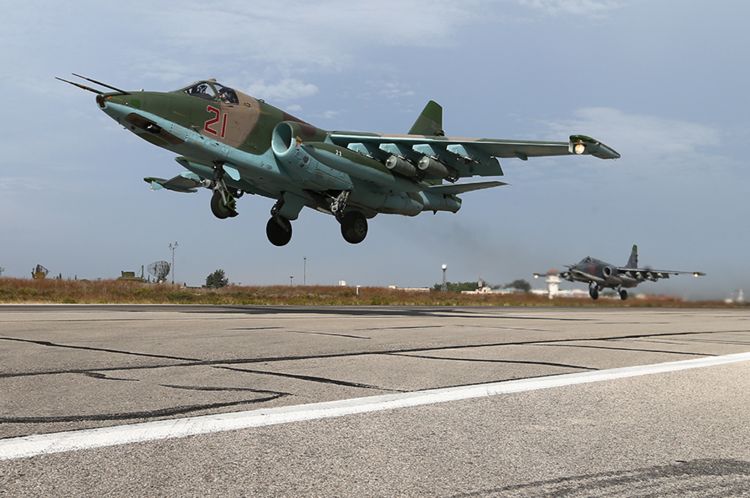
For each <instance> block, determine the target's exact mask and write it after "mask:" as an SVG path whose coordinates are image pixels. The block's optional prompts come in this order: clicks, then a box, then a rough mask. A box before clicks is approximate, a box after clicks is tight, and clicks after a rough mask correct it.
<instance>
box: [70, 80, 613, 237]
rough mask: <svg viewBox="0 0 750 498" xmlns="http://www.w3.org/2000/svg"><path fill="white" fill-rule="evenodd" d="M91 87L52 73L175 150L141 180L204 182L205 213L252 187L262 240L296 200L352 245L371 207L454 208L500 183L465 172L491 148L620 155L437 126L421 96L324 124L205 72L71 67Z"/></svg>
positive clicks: (496, 166)
mask: <svg viewBox="0 0 750 498" xmlns="http://www.w3.org/2000/svg"><path fill="white" fill-rule="evenodd" d="M74 76H76V77H78V78H82V79H84V80H86V81H88V82H91V83H93V84H95V85H98V86H99V87H103V88H105V89H107V90H111V91H103V90H100V89H97V88H91V87H89V86H86V85H84V84H81V83H76V82H72V81H68V80H65V79H62V78H58V79H60V80H61V81H64V82H66V83H70V84H72V85H75V86H77V87H78V88H81V89H83V90H86V91H90V92H93V93H96V94H97V95H96V103H97V105H98V106H99V108H100V109H101V110H102V111H104V112H105V113H106V114H107V115H108V116H110V117H111V118H112V119H114V120H115V121H117V122H118V123H119V124H121V125H122V126H123V127H124V128H125V129H126V130H128V131H130V132H132V133H134V134H136V135H137V136H139V137H141V138H143V139H144V140H146V141H148V142H150V143H152V144H154V145H156V146H158V147H162V148H164V149H167V150H169V151H171V152H173V153H175V154H178V157H176V158H175V159H176V161H177V162H178V163H179V164H180V166H182V167H183V168H184V169H185V171H183V172H181V173H180V174H179V175H177V176H175V177H174V178H171V179H164V178H158V177H147V178H144V180H145V181H146V182H147V183H148V184H149V185H150V186H151V188H152V189H155V190H158V189H162V188H163V189H167V190H172V191H175V192H183V193H192V192H196V191H197V189H198V188H207V189H209V190H211V191H212V192H213V194H212V196H211V211H212V212H213V214H214V215H215V216H216V217H217V218H222V219H223V218H231V217H234V216H237V199H239V198H240V197H241V196H242V195H243V194H256V195H260V196H263V197H268V198H270V199H273V200H275V201H276V203H275V204H274V205H273V208H272V209H271V217H270V219H269V220H268V223H267V225H266V235H267V237H268V240H269V241H270V242H271V243H272V244H274V245H276V246H283V245H285V244H287V243H288V242H289V241H290V239H291V237H292V224H291V221H293V220H296V219H297V218H298V216H299V213H300V211H301V210H302V209H303V208H304V207H309V208H312V209H316V210H318V211H321V212H323V213H327V214H331V215H333V216H334V217H335V219H336V220H337V221H338V222H339V223H340V225H341V234H342V236H343V237H344V239H345V240H346V241H347V242H349V243H352V244H357V243H360V242H362V241H363V240H364V239H365V237H366V235H367V229H368V223H367V220H368V219H371V218H373V217H375V216H376V215H377V214H380V213H387V214H400V215H406V216H416V215H417V214H419V213H422V212H425V211H432V212H433V213H436V212H437V211H449V212H451V213H455V212H457V211H458V210H459V209H460V208H461V198H460V197H458V194H462V193H465V192H470V191H473V190H479V189H485V188H490V187H498V186H501V185H506V183H504V182H501V181H497V180H492V181H483V182H476V183H457V181H458V180H459V179H461V178H468V177H473V176H481V177H487V176H502V175H503V170H502V168H501V166H500V163H499V161H498V158H518V159H521V160H524V161H525V160H527V159H528V158H530V157H540V156H560V155H569V154H572V155H592V156H594V157H598V158H600V159H616V158H619V157H620V155H619V154H618V153H617V152H616V151H615V150H613V149H612V148H610V147H608V146H607V145H605V144H603V143H602V142H599V141H598V140H595V139H593V138H590V137H588V136H585V135H572V136H570V138H569V140H568V141H565V142H554V141H540V142H539V141H521V140H498V139H476V138H459V137H449V136H446V135H445V133H444V131H443V109H442V107H441V106H440V105H439V104H437V103H436V102H434V101H429V102H428V103H427V105H426V106H425V108H424V110H423V111H422V113H421V114H420V115H419V117H418V118H417V120H416V122H415V123H414V125H413V126H412V127H411V129H410V130H409V133H408V134H405V135H383V134H377V133H362V132H347V131H327V130H323V129H321V128H317V127H316V126H313V125H311V124H309V123H307V122H305V121H303V120H301V119H299V118H297V117H295V116H292V115H291V114H289V113H287V112H284V111H283V110H281V109H278V108H276V107H274V106H272V105H270V104H268V103H266V102H264V101H263V100H262V99H258V98H254V97H251V96H250V95H246V94H244V93H242V92H240V91H238V90H236V89H234V88H230V87H228V86H226V85H223V84H220V83H218V82H217V81H216V80H215V79H209V80H204V81H198V82H196V83H192V84H190V85H188V86H186V87H184V88H180V89H178V90H175V91H170V92H151V91H143V90H141V91H126V90H121V89H119V88H117V87H114V86H111V85H108V84H106V83H102V82H100V81H96V80H93V79H91V78H87V77H84V76H80V75H77V74H75V73H74Z"/></svg>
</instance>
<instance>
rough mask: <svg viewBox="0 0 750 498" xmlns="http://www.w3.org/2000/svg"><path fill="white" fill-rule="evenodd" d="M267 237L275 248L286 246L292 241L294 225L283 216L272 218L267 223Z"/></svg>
mask: <svg viewBox="0 0 750 498" xmlns="http://www.w3.org/2000/svg"><path fill="white" fill-rule="evenodd" d="M266 237H268V241H269V242H270V243H271V244H273V245H275V246H279V247H280V246H285V245H287V244H288V243H289V241H290V240H292V223H291V222H290V221H289V220H287V219H286V218H282V217H281V216H271V219H270V220H268V223H266Z"/></svg>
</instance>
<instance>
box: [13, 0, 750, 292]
mask: <svg viewBox="0 0 750 498" xmlns="http://www.w3.org/2000/svg"><path fill="white" fill-rule="evenodd" d="M6 4H7V5H6ZM178 4H179V5H178ZM0 7H2V9H1V10H2V12H3V15H2V17H0V47H2V48H0V65H1V66H2V67H3V68H5V70H4V71H3V78H0V92H1V93H2V95H3V96H4V99H3V104H4V111H3V114H4V116H5V119H4V120H3V122H2V123H0V146H2V155H0V267H3V268H5V272H4V274H3V275H4V276H13V277H29V276H30V271H31V268H32V267H33V266H34V265H36V264H37V263H41V264H43V265H44V266H46V267H47V268H49V270H50V273H51V274H53V275H57V274H62V275H63V277H71V278H72V277H74V276H77V277H78V278H90V279H94V278H112V277H116V276H119V274H120V271H121V270H131V271H137V272H140V267H141V265H148V264H149V263H151V262H152V261H156V260H170V259H171V252H170V250H169V247H168V245H169V243H170V242H172V243H173V242H175V241H177V242H178V244H179V246H178V248H177V250H176V251H175V269H174V270H175V278H176V280H177V281H179V282H185V283H187V284H188V285H201V284H202V283H204V282H205V278H206V276H207V275H208V274H209V273H211V272H212V271H213V270H215V269H217V268H222V269H224V270H225V272H226V274H227V276H228V277H229V278H230V280H231V281H232V282H237V283H242V284H248V285H251V284H262V285H265V284H288V283H289V282H290V278H289V277H290V276H294V283H302V281H303V279H304V280H306V283H308V284H335V283H337V282H338V281H339V280H345V281H347V282H348V283H349V284H351V285H390V284H394V285H398V286H404V287H408V286H431V285H432V284H434V283H436V282H438V281H440V279H441V265H442V264H446V265H448V269H447V277H448V280H450V281H469V280H475V279H478V278H482V279H484V280H485V281H487V282H490V283H492V284H504V283H507V282H510V281H512V280H515V279H518V278H524V279H527V280H531V274H532V273H533V272H535V271H546V270H548V269H552V268H557V269H562V268H563V265H565V264H571V263H574V262H576V261H578V260H580V259H582V258H583V257H584V256H587V255H590V256H593V257H598V258H600V259H603V260H605V261H610V262H612V263H613V264H616V265H624V264H625V262H626V261H627V258H628V255H629V252H630V247H631V245H632V244H634V243H637V244H638V246H639V249H640V262H641V263H642V264H643V265H649V266H651V267H654V268H661V269H683V270H691V271H692V270H701V271H705V272H706V273H707V274H708V275H707V276H706V277H705V278H702V279H694V278H692V277H677V278H673V279H670V280H668V281H663V282H660V283H658V284H651V283H648V284H643V285H642V286H641V287H639V289H642V290H643V291H646V292H651V293H669V294H674V295H678V296H683V297H686V298H691V299H695V298H725V297H728V296H729V295H730V294H731V293H732V292H733V291H734V290H736V289H739V288H744V289H745V290H750V262H749V261H750V251H749V248H750V230H748V226H749V225H750V223H749V222H750V204H749V203H748V193H749V191H750V168H748V165H747V162H748V161H747V159H746V144H747V143H748V142H750V123H749V121H748V117H750V112H748V111H749V109H748V102H749V101H750V100H748V98H747V89H748V88H750V51H748V50H747V47H748V46H750V31H748V30H747V29H746V19H747V18H748V16H749V15H750V4H748V3H747V2H742V1H739V0H736V1H735V0H726V1H720V2H708V1H695V2H680V3H675V2H672V1H664V0H649V1H645V0H497V1H483V0H466V1H461V2H456V1H444V0H424V1H423V0H414V1H404V0H398V1H396V0H379V1H378V2H356V1H348V0H347V1H344V0H334V1H321V2H306V1H299V0H288V1H286V2H284V6H283V8H282V7H280V6H279V3H278V2H274V1H262V2H253V1H240V0H226V1H223V2H220V3H217V2H205V1H182V2H160V1H154V0H151V1H148V2H146V1H140V0H135V1H131V2H117V3H115V2H101V1H99V0H97V1H86V0H83V1H76V2H51V1H49V2H44V1H34V0H29V1H27V2H22V3H17V2H16V3H13V4H11V3H10V2H9V1H7V0H0ZM71 72H76V73H79V74H84V75H87V76H90V77H92V78H94V79H98V80H100V81H106V82H108V83H110V84H112V85H114V86H117V87H120V88H126V89H141V88H145V89H149V90H156V91H169V90H174V89H177V88H180V87H182V86H185V85H186V84H188V83H190V82H192V81H195V80H199V79H204V78H209V77H215V78H217V79H218V80H219V81H220V82H221V83H223V84H225V85H228V86H232V87H235V88H237V89H238V90H241V91H244V92H246V93H249V94H250V95H253V96H255V97H257V98H263V99H265V100H266V101H267V102H269V103H271V104H273V105H275V106H277V107H280V108H282V109H285V110H288V111H289V112H291V113H293V114H295V115H297V116H299V117H300V118H302V119H304V120H306V121H308V122H311V123H313V124H315V125H317V126H318V127H320V128H324V129H329V130H359V131H378V132H384V133H405V132H406V130H408V129H409V127H410V126H411V124H412V123H413V121H414V120H415V119H416V117H417V115H418V114H419V112H420V111H421V109H422V107H423V106H424V104H425V103H426V102H427V101H428V100H430V99H434V100H436V101H437V102H439V103H440V104H441V105H442V106H443V108H444V128H445V130H446V133H447V134H448V135H458V136H475V137H487V138H508V139H528V140H535V139H539V140H548V139H552V140H562V141H565V140H567V137H568V136H569V135H571V134H578V133H583V134H586V135H590V136H593V137H595V138H597V139H599V140H601V141H602V142H604V143H606V144H608V145H610V146H611V147H613V148H614V149H616V150H617V151H618V152H620V153H621V154H622V158H621V159H619V160H615V161H602V160H598V159H596V158H593V157H590V156H586V157H574V156H568V157H561V158H540V159H530V160H529V161H527V162H523V161H520V160H517V159H506V160H504V161H501V163H502V165H503V169H504V172H505V176H504V177H503V178H502V180H504V181H506V182H508V183H509V184H510V185H509V186H505V187H501V188H496V189H489V190H484V191H478V192H472V193H468V194H464V195H463V196H462V197H463V207H462V209H461V210H460V211H459V212H458V213H457V214H451V213H445V212H441V213H438V214H436V215H433V214H432V213H424V214H421V215H419V216H417V217H414V218H410V217H404V216H394V215H379V216H377V217H376V218H374V219H372V220H370V227H369V233H368V237H367V239H366V240H365V241H364V242H363V243H361V244H358V245H350V244H348V243H346V242H345V241H344V240H343V239H342V238H341V235H340V231H339V226H338V223H337V222H336V221H335V220H334V219H333V218H332V217H331V216H326V215H324V214H321V213H318V212H314V211H312V210H309V209H306V210H303V212H302V213H301V214H300V217H299V219H298V220H297V221H295V222H294V236H293V238H292V241H291V242H290V243H289V245H287V246H285V247H281V248H278V247H275V246H272V245H271V244H270V243H269V242H268V241H267V239H266V236H265V224H266V222H267V220H268V217H269V211H270V209H271V207H272V205H273V203H274V201H273V200H271V199H266V198H262V197H259V196H245V197H243V198H242V199H240V200H239V201H238V210H239V212H240V216H238V217H236V218H232V219H227V220H217V219H216V218H214V217H213V215H212V214H211V211H210V209H209V200H210V192H209V191H207V190H202V191H200V192H198V193H196V194H178V193H174V192H168V191H158V192H154V191H151V190H149V188H148V185H147V184H146V183H144V182H143V177H146V176H160V177H164V178H170V177H171V176H173V175H176V174H178V173H179V172H180V170H181V168H180V166H179V165H178V164H177V163H176V162H174V160H173V156H174V155H173V154H172V153H170V152H168V151H165V150H162V149H159V148H157V147H155V146H153V145H151V144H149V143H146V142H144V141H143V140H141V139H139V138H137V137H136V136H134V135H132V134H130V133H129V132H127V131H125V130H124V129H122V128H121V127H120V126H119V125H117V123H116V122H114V121H113V120H111V119H110V118H109V117H107V116H106V115H105V114H104V113H102V112H100V110H99V109H98V108H97V106H96V105H95V103H94V99H93V95H92V94H90V93H86V92H82V91H80V90H77V89H75V88H73V87H70V86H69V85H65V84H63V83H60V82H58V81H56V80H55V79H53V77H54V76H61V77H65V78H67V77H69V75H70V73H71ZM475 180H479V178H475ZM305 258H306V261H307V265H306V273H304V269H303V262H304V260H305ZM533 283H534V284H535V285H536V286H541V282H533ZM571 287H582V285H581V284H577V285H576V284H567V285H565V284H564V285H563V288H571Z"/></svg>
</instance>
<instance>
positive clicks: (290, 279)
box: [289, 275, 294, 287]
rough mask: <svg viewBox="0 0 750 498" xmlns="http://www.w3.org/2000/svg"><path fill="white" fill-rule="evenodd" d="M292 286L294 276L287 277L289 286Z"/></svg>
mask: <svg viewBox="0 0 750 498" xmlns="http://www.w3.org/2000/svg"><path fill="white" fill-rule="evenodd" d="M292 285H294V275H289V286H290V287H291V286H292Z"/></svg>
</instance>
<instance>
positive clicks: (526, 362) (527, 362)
mask: <svg viewBox="0 0 750 498" xmlns="http://www.w3.org/2000/svg"><path fill="white" fill-rule="evenodd" d="M389 356H402V357H408V358H425V359H428V360H448V361H476V362H480V363H512V364H519V365H542V366H546V367H562V368H575V369H578V370H598V368H592V367H583V366H581V365H570V364H567V363H554V362H550V361H531V360H499V359H484V358H450V357H447V358H446V357H444V356H429V355H421V354H408V353H389Z"/></svg>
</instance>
